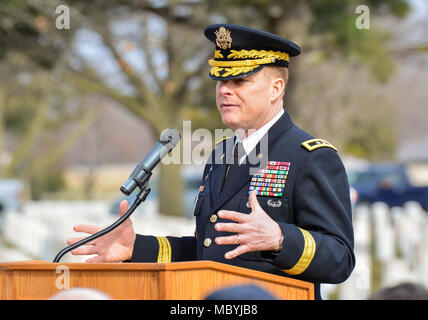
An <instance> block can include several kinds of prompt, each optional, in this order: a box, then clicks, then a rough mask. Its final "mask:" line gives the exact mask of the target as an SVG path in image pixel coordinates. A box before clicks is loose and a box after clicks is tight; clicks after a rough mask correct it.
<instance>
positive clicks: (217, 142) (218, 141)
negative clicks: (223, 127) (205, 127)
mask: <svg viewBox="0 0 428 320" xmlns="http://www.w3.org/2000/svg"><path fill="white" fill-rule="evenodd" d="M230 138H232V137H224V138H221V139H220V140H217V141H216V143H215V144H216V145H217V144H219V143H220V142H223V141H224V140H227V139H230Z"/></svg>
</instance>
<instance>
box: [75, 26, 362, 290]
mask: <svg viewBox="0 0 428 320" xmlns="http://www.w3.org/2000/svg"><path fill="white" fill-rule="evenodd" d="M205 36H206V37H207V38H208V39H209V40H210V41H211V42H213V43H214V44H215V51H214V57H213V58H212V59H210V60H209V64H210V66H211V69H210V72H209V77H210V78H212V79H213V80H216V101H217V108H218V110H219V113H220V115H221V118H222V121H223V123H224V124H225V125H227V126H228V127H230V128H232V129H233V130H235V133H236V134H235V136H234V137H231V138H225V139H223V140H222V141H219V142H218V143H217V144H216V147H215V148H214V150H213V152H212V155H211V157H210V159H209V161H208V163H207V164H206V166H205V170H204V173H203V177H202V183H201V187H200V191H199V194H198V196H197V200H196V204H195V209H194V215H195V217H196V231H195V235H194V236H188V237H154V236H148V235H139V234H135V233H134V230H133V228H132V222H130V221H127V222H126V223H124V224H123V225H121V226H120V227H118V228H117V229H115V230H114V231H112V232H111V233H110V234H107V235H106V236H104V237H102V238H100V239H98V240H95V241H94V242H93V243H89V245H87V246H85V247H81V248H78V249H75V250H74V251H72V253H73V254H97V255H96V256H95V257H93V258H91V259H89V260H88V262H104V261H105V262H111V261H125V260H127V261H132V262H159V263H168V262H174V261H186V260H213V261H217V262H222V263H228V264H232V265H236V266H240V267H245V268H249V269H255V270H259V271H263V272H268V273H272V274H277V275H282V276H287V277H294V278H297V279H301V280H305V281H310V282H313V283H314V284H315V296H316V298H320V283H339V282H342V281H344V280H346V279H347V277H348V276H349V275H350V273H351V271H352V270H353V267H354V264H355V257H354V253H353V227H352V218H351V205H350V199H349V186H348V181H347V177H346V172H345V169H344V167H343V164H342V162H341V160H340V158H339V155H338V153H337V150H336V148H335V147H334V146H333V145H332V144H330V143H328V142H327V141H325V140H322V139H315V138H314V137H312V136H311V135H309V134H308V133H306V132H304V131H302V130H301V129H299V128H298V127H296V126H295V125H294V124H293V122H292V120H291V119H290V116H289V114H288V113H287V111H286V109H284V104H283V95H284V91H285V88H286V84H287V81H288V78H287V77H288V64H289V62H290V57H294V56H297V55H298V54H300V51H301V49H300V48H299V46H298V45H296V44H295V43H293V42H291V41H289V40H287V39H284V38H282V37H279V36H277V35H273V34H270V33H267V32H263V31H259V30H255V29H252V28H248V27H243V26H238V25H232V24H219V25H211V26H209V27H207V28H206V29H205ZM126 210H127V203H126V202H123V203H121V206H120V212H121V214H123V213H124V212H125V211H126ZM74 229H75V231H78V232H87V233H95V232H97V231H98V230H99V228H97V227H94V226H87V225H86V226H85V225H80V226H75V228H74ZM78 240H79V238H74V239H70V240H69V241H68V243H69V244H72V243H74V242H76V241H78Z"/></svg>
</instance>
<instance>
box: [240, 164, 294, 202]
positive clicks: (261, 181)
mask: <svg viewBox="0 0 428 320" xmlns="http://www.w3.org/2000/svg"><path fill="white" fill-rule="evenodd" d="M290 165H291V163H290V162H282V161H268V163H267V165H266V168H264V169H260V170H258V171H257V173H256V174H255V175H254V176H253V178H252V179H251V182H250V187H249V188H248V194H250V193H251V191H253V190H256V195H258V196H269V197H282V195H283V193H284V188H285V182H286V180H287V176H288V171H289V170H290ZM276 205H278V203H277V202H271V205H270V206H272V207H275V206H276Z"/></svg>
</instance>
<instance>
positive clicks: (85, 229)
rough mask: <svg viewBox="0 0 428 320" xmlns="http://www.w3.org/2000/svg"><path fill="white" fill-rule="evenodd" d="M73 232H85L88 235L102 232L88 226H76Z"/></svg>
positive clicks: (97, 228) (98, 228)
mask: <svg viewBox="0 0 428 320" xmlns="http://www.w3.org/2000/svg"><path fill="white" fill-rule="evenodd" d="M73 230H74V231H76V232H85V233H89V234H94V233H97V232H98V231H100V230H102V228H100V227H97V226H94V225H90V224H77V225H75V226H74V227H73Z"/></svg>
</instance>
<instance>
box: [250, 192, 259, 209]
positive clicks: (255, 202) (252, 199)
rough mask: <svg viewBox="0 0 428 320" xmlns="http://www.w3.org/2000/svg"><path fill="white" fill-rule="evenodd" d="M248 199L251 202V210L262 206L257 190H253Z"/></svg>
mask: <svg viewBox="0 0 428 320" xmlns="http://www.w3.org/2000/svg"><path fill="white" fill-rule="evenodd" d="M248 201H249V202H250V206H251V211H254V210H256V209H258V208H260V204H259V201H258V200H257V196H256V191H255V190H253V191H251V193H250V195H249V196H248Z"/></svg>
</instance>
